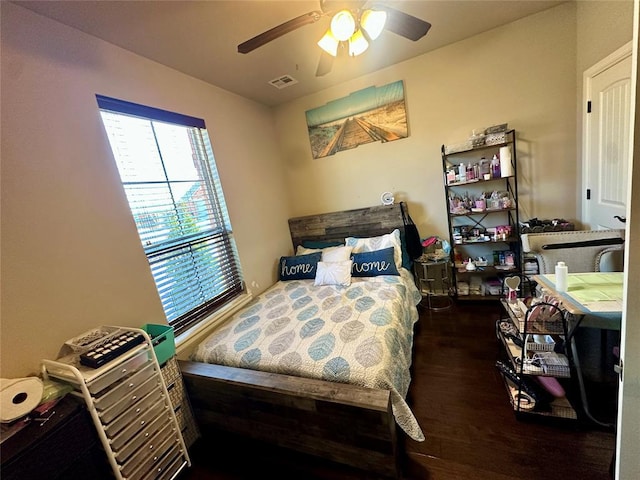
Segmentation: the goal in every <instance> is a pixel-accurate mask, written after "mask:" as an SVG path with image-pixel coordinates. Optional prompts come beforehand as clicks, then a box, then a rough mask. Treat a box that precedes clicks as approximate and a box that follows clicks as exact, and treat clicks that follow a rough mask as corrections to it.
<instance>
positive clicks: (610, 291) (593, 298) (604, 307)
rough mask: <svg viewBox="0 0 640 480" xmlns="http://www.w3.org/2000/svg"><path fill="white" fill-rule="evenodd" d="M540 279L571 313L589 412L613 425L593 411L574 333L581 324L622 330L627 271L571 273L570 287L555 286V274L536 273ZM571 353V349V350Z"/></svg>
mask: <svg viewBox="0 0 640 480" xmlns="http://www.w3.org/2000/svg"><path fill="white" fill-rule="evenodd" d="M533 280H534V281H536V282H537V283H538V284H539V285H540V286H541V287H542V288H543V289H544V290H545V292H546V293H548V294H549V295H552V296H553V297H555V298H557V299H558V300H560V302H561V306H562V307H563V308H564V309H565V310H566V311H567V312H568V313H569V314H570V315H567V321H568V323H569V325H570V327H571V328H570V329H569V332H568V335H567V338H566V339H565V348H566V343H569V344H570V345H571V355H570V356H569V358H571V360H572V361H573V365H574V367H575V371H576V378H577V380H578V386H579V387H580V397H581V400H582V406H583V409H584V412H585V414H586V415H587V417H588V418H589V419H591V420H592V421H593V422H595V423H596V424H598V425H600V426H604V427H613V425H611V424H608V423H603V422H600V421H598V420H596V419H595V418H594V417H593V416H592V415H591V413H590V411H589V403H588V401H587V396H586V392H585V388H584V379H583V376H582V370H581V368H580V361H579V359H578V352H577V349H576V344H575V337H574V333H575V331H576V329H577V328H578V327H579V326H584V327H592V328H599V329H604V330H620V327H621V321H622V306H623V294H624V273H623V272H606V273H605V272H589V273H570V274H569V275H568V277H567V280H568V282H567V285H568V288H567V291H566V292H558V291H556V289H555V275H552V274H547V275H535V276H534V277H533ZM567 353H569V352H567Z"/></svg>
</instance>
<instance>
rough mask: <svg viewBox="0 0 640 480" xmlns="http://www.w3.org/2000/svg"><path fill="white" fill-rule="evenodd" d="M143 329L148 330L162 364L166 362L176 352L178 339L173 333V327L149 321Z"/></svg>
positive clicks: (154, 349)
mask: <svg viewBox="0 0 640 480" xmlns="http://www.w3.org/2000/svg"><path fill="white" fill-rule="evenodd" d="M142 330H144V331H145V332H147V334H148V335H149V337H151V344H152V345H153V351H154V352H155V354H156V358H157V359H158V363H159V364H160V365H162V364H164V363H165V362H166V361H167V360H169V359H170V358H171V357H173V356H174V355H175V354H176V341H175V337H174V334H173V327H170V326H169V325H154V324H152V323H147V324H145V325H143V326H142Z"/></svg>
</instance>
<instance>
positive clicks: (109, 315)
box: [0, 2, 291, 378]
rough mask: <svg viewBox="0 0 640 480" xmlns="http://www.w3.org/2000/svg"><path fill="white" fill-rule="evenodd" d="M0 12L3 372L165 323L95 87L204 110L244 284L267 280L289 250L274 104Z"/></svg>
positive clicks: (183, 109) (200, 113)
mask: <svg viewBox="0 0 640 480" xmlns="http://www.w3.org/2000/svg"><path fill="white" fill-rule="evenodd" d="M1 8H2V11H1V14H2V47H1V48H2V52H1V53H2V72H1V74H2V77H1V82H2V92H1V94H2V97H1V100H2V112H1V113H2V116H1V120H2V124H1V127H2V146H1V148H2V150H1V154H2V155H1V158H2V185H1V186H2V204H1V205H2V225H1V226H2V230H1V233H2V237H1V238H2V240H1V241H2V252H1V254H2V256H1V265H2V271H1V273H2V279H1V281H2V292H1V294H2V299H1V300H2V303H1V306H2V311H1V314H2V317H1V319H0V321H1V322H2V323H1V326H2V331H1V332H2V336H1V364H0V366H1V376H2V377H9V378H12V377H20V376H25V375H28V374H33V373H34V372H37V370H38V368H39V361H40V359H41V358H56V356H57V353H58V350H59V348H60V347H61V345H62V344H63V342H64V341H65V340H66V339H69V338H71V337H73V336H76V335H78V334H80V333H82V332H83V331H86V330H89V329H91V328H95V327H96V326H99V325H127V326H141V325H142V324H144V323H164V322H165V320H164V318H165V317H164V313H163V311H162V307H161V304H160V302H159V299H158V295H157V292H156V289H155V285H154V282H153V279H152V278H151V275H150V273H149V268H148V264H147V262H146V258H145V256H144V253H143V251H142V248H141V246H140V241H139V239H138V237H137V233H136V229H135V225H134V224H133V221H132V219H131V214H130V212H129V207H128V205H127V202H126V198H125V196H124V193H123V190H122V188H121V186H120V179H119V176H118V173H117V170H116V168H115V165H114V162H113V160H112V158H111V156H110V155H111V154H110V149H109V145H108V143H107V140H106V136H105V134H104V131H103V128H102V125H101V122H100V118H99V115H98V110H97V105H96V100H95V94H96V93H100V94H104V95H108V96H112V97H116V98H121V99H124V100H128V101H133V102H137V103H142V104H146V105H151V106H154V107H158V108H163V109H167V110H172V111H176V112H180V113H184V114H188V115H192V116H196V117H200V118H204V119H205V121H206V124H207V127H208V130H209V132H210V136H211V139H212V143H213V148H214V152H215V155H216V160H217V163H218V166H219V170H220V176H221V178H222V182H223V183H224V189H225V192H226V196H227V201H228V204H229V208H230V216H231V221H232V224H233V227H234V231H235V234H236V237H237V241H238V249H239V253H240V256H241V259H242V263H243V268H244V272H245V275H246V280H247V283H248V285H249V286H251V284H252V283H254V282H255V284H257V285H258V286H257V287H255V289H256V290H258V289H263V288H265V287H266V286H268V285H269V284H271V283H272V281H273V278H274V271H275V263H276V260H275V259H276V258H278V256H279V255H283V254H285V253H287V252H288V251H289V250H290V249H291V241H290V239H289V236H288V230H287V218H289V211H288V205H289V199H288V198H287V195H286V191H287V188H286V185H285V183H284V174H283V170H282V165H281V164H280V160H279V159H280V157H279V153H278V149H277V144H276V142H275V140H274V138H275V132H274V129H273V122H272V115H271V112H270V111H269V110H268V109H267V108H265V107H262V106H260V105H258V104H256V103H253V102H251V101H249V100H246V99H243V98H241V97H238V96H236V95H233V94H230V93H228V92H226V91H224V90H221V89H219V88H217V87H213V86H211V85H208V84H205V83H203V82H201V81H197V80H194V79H193V78H191V77H187V76H185V75H183V74H180V73H178V72H176V71H174V70H171V69H168V68H166V67H163V66H161V65H159V64H157V63H154V62H151V61H148V60H146V59H143V58H141V57H139V56H136V55H133V54H131V53H129V52H127V51H125V50H122V49H120V48H117V47H115V46H113V45H110V44H108V43H105V42H102V41H100V40H98V39H96V38H94V37H90V36H87V35H85V34H83V33H81V32H79V31H77V30H74V29H71V28H68V27H66V26H63V25H61V24H59V23H57V22H53V21H51V20H48V19H45V18H43V17H40V16H38V15H35V14H33V13H31V12H29V11H27V10H25V9H22V8H20V7H17V6H15V5H13V4H10V3H7V2H2V4H1ZM274 192H276V194H274ZM258 205H259V206H260V208H256V206H258Z"/></svg>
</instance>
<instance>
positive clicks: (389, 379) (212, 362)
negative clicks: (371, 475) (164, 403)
mask: <svg viewBox="0 0 640 480" xmlns="http://www.w3.org/2000/svg"><path fill="white" fill-rule="evenodd" d="M402 218H403V217H402V212H401V206H400V205H390V206H379V207H371V208H364V209H357V210H349V211H343V212H332V213H325V214H320V215H311V216H305V217H297V218H292V219H290V220H289V227H290V231H291V238H292V243H293V247H294V252H295V254H296V255H291V256H288V257H282V258H281V259H280V262H279V280H278V281H277V282H276V283H275V284H274V285H272V286H271V287H270V288H268V289H267V290H266V291H265V292H263V293H262V294H260V295H259V296H257V297H256V298H255V299H254V300H253V301H252V302H251V303H250V304H249V305H248V306H247V307H245V308H243V309H242V310H241V311H240V312H238V313H236V314H235V315H234V316H233V317H232V318H231V319H230V320H229V321H227V322H225V324H224V325H223V326H222V327H221V328H219V329H218V330H216V331H215V332H213V333H212V334H211V335H210V336H209V337H207V338H206V339H205V340H204V341H203V342H202V343H201V344H200V345H199V346H198V347H197V348H196V349H195V351H194V353H193V354H192V356H191V360H190V361H181V362H180V366H181V370H182V372H183V376H184V379H185V384H186V388H187V391H188V393H189V398H190V400H191V403H192V406H193V409H194V414H195V417H196V420H197V421H198V423H199V424H200V427H201V430H202V431H203V432H205V434H206V432H207V430H208V429H213V431H215V432H229V433H233V434H240V435H244V436H248V437H251V438H254V439H258V440H265V441H268V442H271V443H275V444H277V445H280V446H282V447H286V448H292V449H295V450H299V451H302V452H304V453H309V454H312V455H317V456H321V457H324V458H327V459H330V460H332V461H337V462H340V463H344V464H347V465H351V466H355V467H357V468H361V469H364V470H367V471H371V472H375V473H376V474H379V475H384V476H389V477H398V476H399V461H398V460H399V459H398V441H397V436H398V433H399V432H400V433H401V434H402V432H404V434H406V435H407V436H408V438H411V439H413V440H415V441H422V440H424V434H423V431H422V429H421V427H420V425H418V422H417V421H416V419H415V417H414V415H413V413H412V411H411V408H410V406H409V405H408V404H407V402H406V400H405V398H406V395H407V391H408V388H409V384H410V380H411V378H410V367H411V359H412V346H413V329H414V325H415V322H416V321H417V319H418V311H417V305H418V303H419V302H420V300H421V296H420V293H419V291H418V289H417V288H416V286H415V283H414V280H413V276H412V274H411V273H410V271H409V270H408V269H407V268H406V267H407V266H409V264H408V262H407V258H406V251H405V252H403V250H404V248H402V242H403V236H404V235H403V221H402ZM336 243H338V244H340V246H335V245H334V244H336ZM342 245H346V247H344V246H342ZM347 254H348V260H347V257H346V256H345V255H347ZM305 262H306V263H305ZM310 265H311V266H314V265H315V268H316V270H310V269H311V267H310ZM388 273H389V274H388Z"/></svg>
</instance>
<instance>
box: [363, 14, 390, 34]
mask: <svg viewBox="0 0 640 480" xmlns="http://www.w3.org/2000/svg"><path fill="white" fill-rule="evenodd" d="M386 22H387V12H385V11H382V10H365V11H364V12H363V13H362V17H361V18H360V26H361V27H362V28H363V29H364V31H365V32H367V35H368V36H369V38H370V39H371V40H375V39H376V38H378V37H379V36H380V34H381V33H382V30H383V29H384V24H385V23H386Z"/></svg>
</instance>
